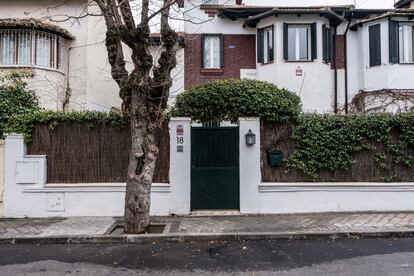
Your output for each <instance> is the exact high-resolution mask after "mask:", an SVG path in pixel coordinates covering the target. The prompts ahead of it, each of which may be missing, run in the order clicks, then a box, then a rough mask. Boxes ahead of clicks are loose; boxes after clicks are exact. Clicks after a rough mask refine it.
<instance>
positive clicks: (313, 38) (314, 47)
mask: <svg viewBox="0 0 414 276" xmlns="http://www.w3.org/2000/svg"><path fill="white" fill-rule="evenodd" d="M317 41H318V40H317V36H316V23H312V24H311V47H312V49H311V51H312V60H315V59H317V58H318V43H317Z"/></svg>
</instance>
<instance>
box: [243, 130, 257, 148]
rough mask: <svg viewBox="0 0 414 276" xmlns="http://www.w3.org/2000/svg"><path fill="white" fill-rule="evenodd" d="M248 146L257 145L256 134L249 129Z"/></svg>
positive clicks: (247, 134) (247, 135)
mask: <svg viewBox="0 0 414 276" xmlns="http://www.w3.org/2000/svg"><path fill="white" fill-rule="evenodd" d="M245 136H246V145H248V146H253V145H254V144H256V134H254V133H253V132H252V130H251V129H249V132H247V133H246V135H245Z"/></svg>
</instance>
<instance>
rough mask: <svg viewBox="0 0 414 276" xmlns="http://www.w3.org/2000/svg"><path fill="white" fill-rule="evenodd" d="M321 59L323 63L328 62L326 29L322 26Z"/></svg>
mask: <svg viewBox="0 0 414 276" xmlns="http://www.w3.org/2000/svg"><path fill="white" fill-rule="evenodd" d="M322 58H323V61H324V62H328V28H327V27H326V25H325V24H323V25H322Z"/></svg>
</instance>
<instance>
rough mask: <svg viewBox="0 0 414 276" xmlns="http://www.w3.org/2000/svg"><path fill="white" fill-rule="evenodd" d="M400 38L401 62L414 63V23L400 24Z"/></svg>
mask: <svg viewBox="0 0 414 276" xmlns="http://www.w3.org/2000/svg"><path fill="white" fill-rule="evenodd" d="M398 39H399V43H398V44H399V58H400V63H414V24H412V23H404V24H400V25H399V28H398Z"/></svg>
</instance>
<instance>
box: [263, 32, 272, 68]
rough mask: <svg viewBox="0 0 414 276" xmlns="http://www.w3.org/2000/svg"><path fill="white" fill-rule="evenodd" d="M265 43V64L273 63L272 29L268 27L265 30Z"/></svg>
mask: <svg viewBox="0 0 414 276" xmlns="http://www.w3.org/2000/svg"><path fill="white" fill-rule="evenodd" d="M264 37H265V43H264V53H265V62H269V61H273V28H272V27H269V28H266V29H265V35H264Z"/></svg>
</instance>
